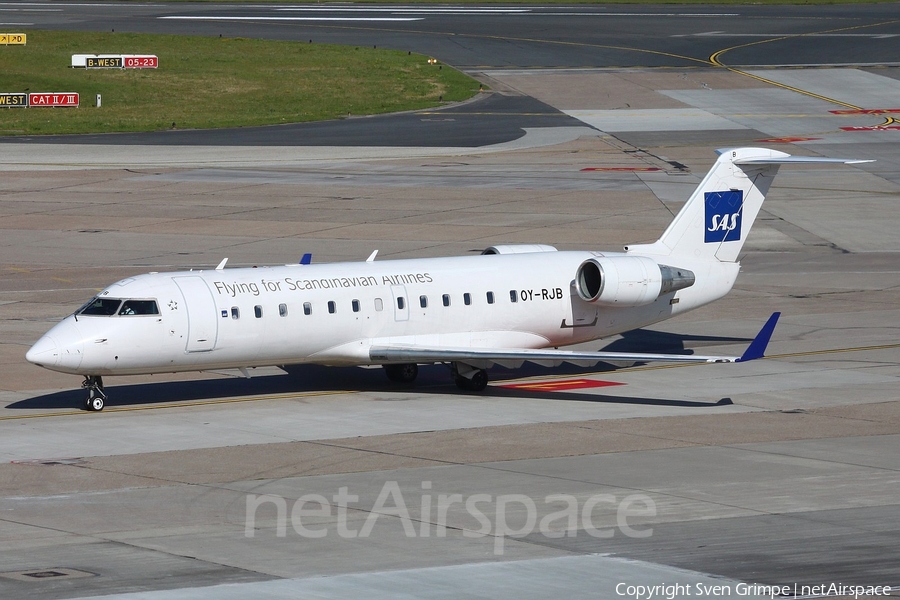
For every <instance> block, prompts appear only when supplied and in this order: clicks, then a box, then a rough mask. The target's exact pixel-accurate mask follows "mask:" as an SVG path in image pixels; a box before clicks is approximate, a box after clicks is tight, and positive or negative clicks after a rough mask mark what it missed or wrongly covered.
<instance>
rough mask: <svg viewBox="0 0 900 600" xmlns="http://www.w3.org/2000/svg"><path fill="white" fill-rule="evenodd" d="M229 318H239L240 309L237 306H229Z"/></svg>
mask: <svg viewBox="0 0 900 600" xmlns="http://www.w3.org/2000/svg"><path fill="white" fill-rule="evenodd" d="M231 318H232V319H240V318H241V309H239V308H238V307H237V306H232V307H231Z"/></svg>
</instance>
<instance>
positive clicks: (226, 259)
mask: <svg viewBox="0 0 900 600" xmlns="http://www.w3.org/2000/svg"><path fill="white" fill-rule="evenodd" d="M227 262H228V257H225V258H223V259H222V262H220V263H219V266H218V267H216V271H224V270H225V263H227Z"/></svg>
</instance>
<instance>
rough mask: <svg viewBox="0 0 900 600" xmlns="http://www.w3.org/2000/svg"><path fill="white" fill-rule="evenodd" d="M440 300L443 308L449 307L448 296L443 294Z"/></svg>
mask: <svg viewBox="0 0 900 600" xmlns="http://www.w3.org/2000/svg"><path fill="white" fill-rule="evenodd" d="M441 300H442V301H443V303H444V306H450V294H444V295H443V296H441Z"/></svg>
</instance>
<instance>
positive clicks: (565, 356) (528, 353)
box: [369, 312, 781, 365]
mask: <svg viewBox="0 0 900 600" xmlns="http://www.w3.org/2000/svg"><path fill="white" fill-rule="evenodd" d="M780 316H781V313H777V312H776V313H773V314H772V316H771V317H769V320H768V321H766V324H765V325H763V327H762V329H760V331H759V333H758V334H756V337H755V338H754V339H753V341H752V342H750V345H749V346H748V347H747V349H746V350H745V351H744V353H743V354H742V355H741V356H704V355H698V354H651V353H640V352H581V351H577V350H555V349H549V348H547V349H529V348H452V347H446V348H427V347H422V346H415V345H396V346H373V347H371V348H370V349H369V357H370V358H371V359H372V361H373V362H376V363H378V362H381V363H404V362H407V363H434V362H461V363H466V364H472V363H498V364H502V365H517V364H521V363H522V362H525V361H528V362H536V363H560V362H570V363H575V364H585V363H586V364H596V363H598V362H601V361H621V362H683V363H687V362H704V363H728V362H746V361H748V360H755V359H757V358H762V357H763V356H764V355H765V351H766V346H768V344H769V340H770V339H771V337H772V332H773V331H774V330H775V325H776V324H777V323H778V318H779V317H780Z"/></svg>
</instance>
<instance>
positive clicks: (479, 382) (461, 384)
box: [453, 369, 488, 392]
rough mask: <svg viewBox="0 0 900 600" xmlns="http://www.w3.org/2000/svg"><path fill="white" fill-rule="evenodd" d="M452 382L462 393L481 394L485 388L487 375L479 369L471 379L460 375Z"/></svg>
mask: <svg viewBox="0 0 900 600" xmlns="http://www.w3.org/2000/svg"><path fill="white" fill-rule="evenodd" d="M453 381H454V382H455V383H456V387H458V388H459V389H461V390H463V391H466V392H481V391H484V388H486V387H487V384H488V375H487V371H485V370H484V369H479V370H477V371H475V373H474V374H473V375H472V379H469V378H467V377H463V376H462V375H456V376H455V377H454V378H453Z"/></svg>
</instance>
